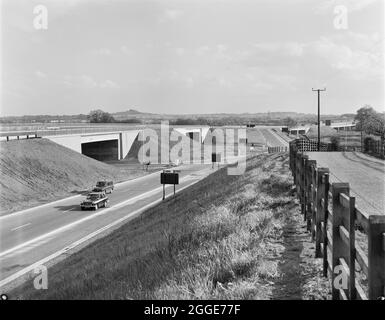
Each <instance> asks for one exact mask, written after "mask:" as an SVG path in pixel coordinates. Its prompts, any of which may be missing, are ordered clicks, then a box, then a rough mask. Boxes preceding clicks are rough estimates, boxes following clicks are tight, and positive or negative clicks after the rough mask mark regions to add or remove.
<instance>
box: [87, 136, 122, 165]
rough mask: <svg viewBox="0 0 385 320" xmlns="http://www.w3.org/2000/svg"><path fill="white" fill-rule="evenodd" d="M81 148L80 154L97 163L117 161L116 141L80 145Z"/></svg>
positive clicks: (117, 148)
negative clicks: (97, 161)
mask: <svg viewBox="0 0 385 320" xmlns="http://www.w3.org/2000/svg"><path fill="white" fill-rule="evenodd" d="M81 148H82V150H81V153H82V154H84V155H85V156H87V157H90V158H93V159H96V160H99V161H110V160H119V145H118V140H117V139H116V140H103V141H96V142H88V143H82V145H81Z"/></svg>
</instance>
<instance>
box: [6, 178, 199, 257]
mask: <svg viewBox="0 0 385 320" xmlns="http://www.w3.org/2000/svg"><path fill="white" fill-rule="evenodd" d="M192 178H193V177H191V176H190V175H187V176H185V177H183V178H182V179H181V180H180V182H184V181H186V180H189V179H192ZM161 189H162V187H157V188H155V189H152V190H150V191H148V192H145V193H142V194H140V195H138V196H135V197H133V198H130V199H127V200H125V201H122V202H120V203H117V204H116V205H114V206H112V207H110V208H107V209H104V210H102V211H100V212H97V213H95V214H92V215H89V216H87V217H84V218H82V219H79V220H76V221H74V222H71V223H69V224H67V225H64V226H62V227H60V228H57V229H55V230H52V231H50V232H48V233H45V234H42V235H41V236H38V237H36V238H33V239H31V240H28V241H26V242H23V243H21V244H19V245H17V246H15V247H13V248H10V249H8V250H5V251H3V252H0V257H3V256H5V255H8V254H10V253H12V252H14V251H16V250H20V249H21V248H24V247H26V246H29V245H31V244H32V243H34V242H37V241H41V240H43V239H45V238H48V237H52V236H54V235H56V234H57V233H60V232H63V231H65V230H68V229H71V228H72V227H74V226H76V225H78V224H80V223H82V222H84V221H87V220H90V219H93V218H95V217H97V216H100V215H104V214H106V213H108V212H109V211H113V210H115V209H118V208H119V207H122V206H124V205H127V204H129V203H130V202H136V201H139V200H141V199H143V198H147V197H148V196H150V195H152V194H153V193H156V192H158V191H160V190H161Z"/></svg>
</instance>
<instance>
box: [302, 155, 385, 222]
mask: <svg viewBox="0 0 385 320" xmlns="http://www.w3.org/2000/svg"><path fill="white" fill-rule="evenodd" d="M306 154H308V155H309V159H312V160H317V166H318V167H327V168H329V170H330V178H329V179H330V182H348V183H349V185H350V195H351V196H354V197H356V205H357V207H359V208H360V209H362V210H363V211H364V212H366V213H367V214H368V215H370V214H385V161H384V160H381V159H377V158H374V157H370V156H367V155H365V154H363V153H360V152H307V153H306Z"/></svg>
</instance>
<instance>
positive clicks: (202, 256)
mask: <svg viewBox="0 0 385 320" xmlns="http://www.w3.org/2000/svg"><path fill="white" fill-rule="evenodd" d="M291 186H292V179H291V176H290V174H289V169H288V155H287V154H275V155H260V156H256V157H254V158H252V159H251V160H249V161H248V167H247V171H246V173H245V174H244V175H242V176H228V175H227V174H226V170H225V169H222V170H219V171H217V172H215V173H213V174H212V175H210V176H209V177H207V178H206V179H204V180H202V181H200V182H199V183H197V184H195V185H194V186H192V187H191V188H189V189H186V190H184V191H183V192H181V193H180V194H178V195H177V196H176V197H175V198H174V199H169V200H168V201H165V202H164V203H162V204H161V205H159V206H157V207H155V208H152V209H150V210H147V211H146V212H144V213H143V214H142V215H141V216H139V217H138V218H136V219H135V220H133V221H131V222H130V223H128V224H126V225H124V226H122V227H121V228H120V229H118V230H116V231H114V232H113V233H112V234H110V235H108V236H107V237H105V238H103V239H100V240H97V241H95V242H94V243H92V244H91V245H89V246H88V247H86V248H84V249H83V250H81V251H79V252H78V253H75V254H73V255H72V256H70V257H69V258H67V259H66V260H64V261H62V262H60V263H58V264H57V265H55V266H53V267H52V268H51V269H49V272H48V275H49V279H48V281H49V283H48V285H49V287H48V290H41V291H36V290H34V289H33V286H32V281H30V282H28V283H26V284H24V285H23V286H22V287H19V288H17V289H15V290H14V291H13V292H11V294H10V296H11V297H17V298H21V299H312V298H316V299H323V298H327V297H328V294H329V293H328V289H327V287H328V284H327V282H326V281H323V280H322V278H321V265H320V263H321V262H320V261H318V260H316V259H313V257H314V245H313V244H311V243H310V240H309V238H310V237H309V235H308V234H307V233H306V230H305V227H304V223H303V218H302V217H301V216H300V214H299V209H298V203H297V201H296V200H295V196H294V194H293V193H292V191H291Z"/></svg>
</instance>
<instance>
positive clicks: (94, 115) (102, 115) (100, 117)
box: [88, 109, 115, 123]
mask: <svg viewBox="0 0 385 320" xmlns="http://www.w3.org/2000/svg"><path fill="white" fill-rule="evenodd" d="M88 117H89V119H90V122H91V123H111V122H115V119H114V117H113V116H112V115H111V114H109V113H108V112H104V111H103V110H100V109H98V110H92V111H91V112H90V113H89V115H88Z"/></svg>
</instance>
